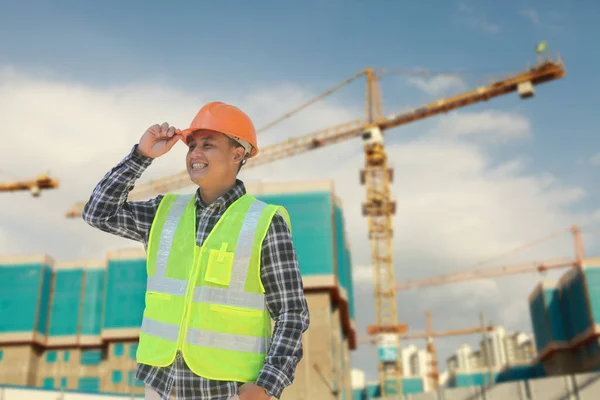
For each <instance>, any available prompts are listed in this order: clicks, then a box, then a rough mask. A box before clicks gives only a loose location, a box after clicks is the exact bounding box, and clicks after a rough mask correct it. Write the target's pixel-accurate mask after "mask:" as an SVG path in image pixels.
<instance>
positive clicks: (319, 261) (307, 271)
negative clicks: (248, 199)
mask: <svg viewBox="0 0 600 400" xmlns="http://www.w3.org/2000/svg"><path fill="white" fill-rule="evenodd" d="M256 198H258V199H260V200H262V201H265V202H267V203H272V204H279V205H281V206H284V207H285V208H286V209H287V210H288V212H289V214H290V221H291V224H292V238H293V241H294V246H295V247H296V253H297V257H298V262H299V264H300V272H301V274H302V276H310V275H333V274H334V248H333V229H334V228H333V227H334V225H333V218H332V210H333V201H332V198H331V194H330V193H329V192H309V193H294V194H293V195H289V194H281V195H257V196H256ZM316 254H317V255H318V257H315V255H316Z"/></svg>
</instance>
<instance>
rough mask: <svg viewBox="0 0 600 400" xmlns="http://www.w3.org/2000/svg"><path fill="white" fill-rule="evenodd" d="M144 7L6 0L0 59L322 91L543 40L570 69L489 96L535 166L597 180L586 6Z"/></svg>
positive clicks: (472, 64) (594, 81) (494, 64)
mask: <svg viewBox="0 0 600 400" xmlns="http://www.w3.org/2000/svg"><path fill="white" fill-rule="evenodd" d="M151 3H152V2H142V1H130V2H115V1H103V2H85V3H84V2H74V1H53V2H50V1H23V2H10V4H9V2H2V3H1V4H0V34H1V35H2V37H3V38H5V40H3V41H2V42H0V63H1V64H10V65H14V66H17V67H19V68H24V69H28V70H39V69H43V70H45V71H47V73H48V74H51V75H54V76H58V77H60V78H61V79H68V80H76V81H81V82H85V83H92V84H97V85H118V84H119V83H123V82H130V81H136V80H141V79H150V80H155V81H161V82H168V83H169V84H172V85H175V86H177V87H180V88H182V89H183V90H190V91H193V90H195V89H197V90H200V89H202V88H204V87H213V86H215V85H217V84H218V85H220V86H227V87H232V88H237V90H240V91H243V90H245V89H246V88H248V87H256V86H258V85H262V84H274V83H277V82H286V81H292V82H294V83H298V84H301V85H303V86H307V87H310V88H313V89H314V90H315V91H319V90H323V89H325V88H327V87H329V86H330V85H332V84H333V83H336V82H338V81H341V80H342V79H345V78H346V77H348V76H351V75H352V74H354V73H355V72H357V71H358V70H360V69H362V68H364V67H366V66H382V67H397V68H413V67H422V68H427V69H429V70H431V71H454V70H466V71H473V72H477V73H480V72H485V73H488V72H490V73H496V72H500V73H504V72H506V71H514V70H515V69H519V68H522V67H524V66H525V65H526V64H527V63H529V62H532V61H533V60H534V54H533V48H534V46H535V45H536V44H537V43H538V42H539V41H540V40H543V39H545V40H548V41H549V43H550V49H551V51H552V52H554V53H555V52H557V51H558V52H560V53H561V55H562V56H563V58H564V60H565V63H566V68H567V72H568V75H567V78H566V79H564V80H562V81H559V82H553V83H551V84H548V85H544V86H543V87H540V88H539V96H538V98H537V99H536V100H535V101H533V102H529V103H528V104H527V105H522V104H521V103H519V102H517V101H515V99H514V96H510V97H511V98H502V99H497V100H495V103H494V106H495V107H500V108H508V109H510V108H516V107H519V108H520V109H521V110H522V111H523V112H524V113H526V114H527V115H528V116H529V117H531V118H532V119H533V121H534V122H535V130H536V133H537V135H538V139H537V140H536V141H535V142H533V143H530V144H527V145H526V147H525V148H522V149H523V150H525V149H526V151H527V154H528V155H530V156H531V157H533V158H534V160H533V161H532V162H533V163H534V164H535V165H538V166H541V167H543V168H548V169H551V170H552V172H553V173H555V174H556V175H558V176H561V177H563V178H565V179H573V180H575V181H577V182H580V183H583V182H590V180H589V179H592V177H593V172H592V171H593V170H592V169H591V168H590V166H589V165H586V163H585V162H583V163H582V162H581V161H582V160H585V159H587V158H589V156H591V155H592V154H591V153H592V152H593V151H594V150H595V149H597V148H598V147H600V146H599V142H598V141H599V140H600V139H599V138H598V136H597V135H593V130H594V126H597V125H598V124H597V123H598V117H597V113H595V112H594V111H593V107H594V104H597V102H598V100H599V98H598V96H599V95H598V92H597V91H594V90H591V88H593V87H598V86H599V84H600V77H599V76H598V74H596V73H595V66H596V65H597V62H598V55H597V52H596V53H595V52H593V51H592V50H591V49H593V48H594V47H595V46H596V44H597V43H596V41H595V40H594V36H595V35H597V33H598V31H597V28H594V18H595V17H594V16H595V15H597V13H598V8H599V7H600V6H599V5H597V4H594V2H591V1H588V2H587V4H586V6H582V5H581V4H579V5H578V6H577V7H572V6H570V4H572V3H570V2H559V1H548V2H543V3H542V2H538V1H525V2H514V1H506V2H493V1H489V0H488V1H478V2H475V1H461V2H457V1H445V2H438V4H437V5H436V6H435V7H433V6H431V5H427V4H425V3H424V2H404V3H403V2H379V5H378V6H372V5H367V4H366V3H365V2H358V1H345V2H343V1H339V0H337V1H336V0H330V1H320V2H319V1H304V2H293V3H287V4H284V3H282V2H275V1H266V2H243V1H222V2H211V3H205V4H199V3H198V4H197V3H196V2H191V1H173V2H170V3H169V4H168V5H167V3H166V2H160V4H159V2H154V3H155V4H151ZM594 53H595V54H594ZM386 89H387V90H386ZM391 89H393V87H392V88H390V87H386V86H384V87H383V90H384V93H385V95H386V96H392V95H394V97H399V98H400V101H402V102H403V103H406V104H414V105H417V104H419V103H418V101H411V98H410V97H408V96H403V95H402V94H401V93H398V94H397V95H396V93H388V92H390V90H391ZM358 94H360V93H358ZM353 97H354V98H353V99H352V100H351V101H361V100H362V98H361V97H357V96H353ZM387 105H388V108H387V109H386V110H387V111H389V112H392V111H393V110H392V109H390V108H389V107H390V104H389V103H388V104H387ZM475 107H477V106H475ZM475 107H473V108H475ZM582 179H585V181H583V180H582ZM590 190H592V191H593V188H591V187H590ZM597 194H598V193H597V192H596V195H597Z"/></svg>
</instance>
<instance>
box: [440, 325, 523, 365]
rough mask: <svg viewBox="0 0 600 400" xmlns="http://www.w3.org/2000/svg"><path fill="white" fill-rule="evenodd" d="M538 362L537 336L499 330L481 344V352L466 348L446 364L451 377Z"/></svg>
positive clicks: (459, 348) (492, 332) (462, 347)
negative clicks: (491, 368) (535, 342)
mask: <svg viewBox="0 0 600 400" xmlns="http://www.w3.org/2000/svg"><path fill="white" fill-rule="evenodd" d="M534 358H535V345H534V340H533V336H532V335H530V334H526V333H523V332H506V330H505V329H504V328H502V327H498V328H496V329H494V330H493V331H491V332H489V333H488V337H487V340H486V341H484V340H483V339H482V340H480V341H479V350H476V351H474V350H473V349H472V347H471V346H469V345H467V344H463V345H461V346H460V347H458V349H457V350H456V353H455V354H454V355H452V356H451V357H449V358H448V360H447V361H446V364H447V368H448V371H449V372H450V373H452V372H456V371H461V372H471V371H477V370H481V369H483V368H487V367H493V368H502V367H504V366H507V365H516V364H526V363H529V362H531V361H532V360H533V359H534Z"/></svg>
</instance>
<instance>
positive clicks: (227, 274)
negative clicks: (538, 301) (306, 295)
mask: <svg viewBox="0 0 600 400" xmlns="http://www.w3.org/2000/svg"><path fill="white" fill-rule="evenodd" d="M275 213H280V214H281V215H282V216H283V217H284V219H285V220H286V222H287V223H288V226H289V227H291V224H290V219H289V215H288V213H287V211H286V210H285V208H283V207H281V206H277V205H270V204H266V203H264V202H262V201H259V200H257V199H256V198H254V197H253V196H250V195H244V196H242V197H241V198H239V199H238V200H237V201H236V202H235V203H233V204H232V205H231V206H230V207H229V208H228V209H227V210H226V211H225V213H224V215H223V216H222V217H221V218H220V219H219V221H218V222H217V224H216V226H215V227H214V228H213V230H212V231H211V232H210V234H209V235H208V237H207V238H206V240H205V241H204V243H203V244H202V246H201V247H198V246H197V244H196V206H195V196H194V195H175V194H168V195H166V196H165V197H164V198H163V200H162V201H161V203H160V205H159V207H158V210H157V213H156V216H155V218H154V222H153V223H152V228H151V230H150V237H149V241H148V248H147V262H146V269H147V272H148V280H147V286H146V307H145V309H144V316H143V320H142V326H141V329H140V337H139V345H138V349H137V354H136V358H137V361H138V362H140V363H143V364H149V365H155V366H167V365H170V364H171V363H172V362H173V361H174V360H175V356H176V353H177V350H181V351H182V354H183V357H184V359H185V360H186V363H187V364H188V366H189V367H190V369H191V370H192V371H193V372H194V373H195V374H197V375H199V376H203V377H206V378H208V379H214V380H230V381H238V382H254V381H256V378H257V377H258V374H259V373H260V370H261V369H262V367H263V365H264V359H265V356H266V355H267V353H268V350H269V345H270V339H271V318H270V316H269V313H268V311H267V309H266V305H265V296H264V293H265V289H264V287H263V285H262V283H261V280H260V265H261V248H262V242H263V240H264V238H265V236H266V234H267V231H268V229H269V226H270V223H271V220H272V218H273V215H274V214H275ZM290 229H291V228H290Z"/></svg>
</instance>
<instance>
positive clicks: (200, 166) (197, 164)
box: [192, 162, 208, 171]
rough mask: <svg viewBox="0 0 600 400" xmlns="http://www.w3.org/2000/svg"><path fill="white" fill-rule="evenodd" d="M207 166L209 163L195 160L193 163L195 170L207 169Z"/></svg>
mask: <svg viewBox="0 0 600 400" xmlns="http://www.w3.org/2000/svg"><path fill="white" fill-rule="evenodd" d="M207 166H208V164H206V163H202V162H195V163H192V170H193V171H200V170H203V169H205V168H206V167H207Z"/></svg>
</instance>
